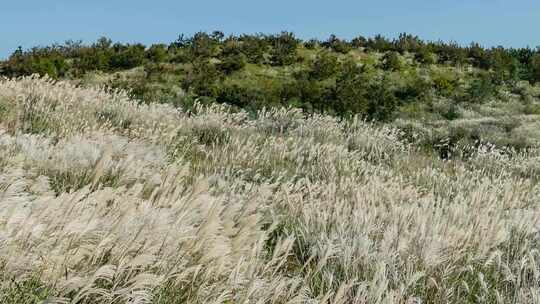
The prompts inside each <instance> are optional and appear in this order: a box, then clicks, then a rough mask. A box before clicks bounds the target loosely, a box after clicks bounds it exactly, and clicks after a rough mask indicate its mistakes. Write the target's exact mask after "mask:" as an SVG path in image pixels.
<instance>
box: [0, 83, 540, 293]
mask: <svg viewBox="0 0 540 304" xmlns="http://www.w3.org/2000/svg"><path fill="white" fill-rule="evenodd" d="M0 109H3V110H2V112H1V113H2V115H1V116H0V165H1V166H0V206H1V208H0V279H1V282H0V284H1V285H0V302H4V303H39V302H41V301H46V303H538V302H539V301H540V284H539V283H540V268H539V265H540V264H539V263H540V252H539V249H540V248H539V241H540V239H539V235H538V224H539V222H538V221H539V219H540V217H539V215H540V213H539V211H540V210H539V203H538V202H539V201H540V188H539V186H538V184H537V182H536V181H537V172H538V170H537V169H535V168H536V167H538V165H537V163H538V157H539V154H538V153H537V152H536V151H527V152H523V153H519V154H518V153H516V152H512V151H500V150H497V149H495V148H493V147H487V146H483V147H480V148H479V149H478V150H475V151H472V153H470V155H472V156H471V157H470V158H469V159H467V160H459V161H458V160H453V161H441V160H438V159H435V158H431V157H429V156H426V155H424V154H422V153H420V152H418V151H416V149H415V148H414V145H409V144H405V143H403V142H401V141H400V140H399V138H400V134H399V132H398V131H396V130H394V129H392V128H388V127H383V126H374V125H371V124H368V123H365V122H363V121H361V120H352V121H349V122H339V121H337V120H336V119H334V118H331V117H326V116H314V117H309V118H305V117H303V115H302V114H301V113H299V112H297V111H292V110H288V111H287V110H271V111H262V112H260V113H259V115H258V118H257V119H249V118H248V115H247V114H246V113H232V112H230V111H228V110H227V109H226V108H224V107H220V106H212V107H202V106H200V107H196V109H195V110H194V111H193V112H191V113H186V112H182V111H180V110H177V109H173V108H171V107H169V106H166V105H138V104H137V103H135V102H132V101H130V100H129V98H127V97H126V95H125V94H123V93H122V92H106V91H104V90H103V89H99V88H95V89H91V88H79V87H74V86H72V85H70V84H68V83H64V82H60V83H53V82H51V81H49V80H47V79H38V78H23V79H17V80H7V79H3V80H0Z"/></svg>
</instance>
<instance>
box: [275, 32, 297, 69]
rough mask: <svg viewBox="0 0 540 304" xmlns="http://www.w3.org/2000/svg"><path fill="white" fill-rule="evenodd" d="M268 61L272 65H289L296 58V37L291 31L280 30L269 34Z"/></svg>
mask: <svg viewBox="0 0 540 304" xmlns="http://www.w3.org/2000/svg"><path fill="white" fill-rule="evenodd" d="M269 39H270V41H271V45H272V49H271V51H270V62H271V64H272V65H274V66H284V65H290V64H292V63H294V62H296V60H297V50H296V49H297V47H298V43H299V41H298V39H296V37H295V36H294V34H293V33H289V32H282V33H281V34H280V35H275V36H271V37H270V38H269Z"/></svg>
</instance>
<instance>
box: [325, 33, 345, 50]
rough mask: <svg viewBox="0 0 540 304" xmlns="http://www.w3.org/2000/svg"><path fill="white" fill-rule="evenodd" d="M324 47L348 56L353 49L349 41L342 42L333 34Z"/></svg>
mask: <svg viewBox="0 0 540 304" xmlns="http://www.w3.org/2000/svg"><path fill="white" fill-rule="evenodd" d="M322 45H323V46H324V47H327V48H329V49H331V50H333V51H334V52H338V53H342V54H347V53H348V52H350V51H351V49H352V47H351V45H350V44H349V43H348V42H347V41H344V40H341V39H339V38H337V37H336V35H333V34H332V35H330V37H329V38H328V40H326V41H325V42H323V44H322Z"/></svg>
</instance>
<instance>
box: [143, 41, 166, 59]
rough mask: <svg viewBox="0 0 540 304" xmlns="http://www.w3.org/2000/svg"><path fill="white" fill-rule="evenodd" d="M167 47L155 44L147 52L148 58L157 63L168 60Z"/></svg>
mask: <svg viewBox="0 0 540 304" xmlns="http://www.w3.org/2000/svg"><path fill="white" fill-rule="evenodd" d="M167 55H168V54H167V46H166V45H165V44H154V45H152V46H151V47H150V48H149V49H148V50H147V51H146V58H148V59H149V60H150V61H152V62H155V63H160V62H164V61H166V60H167Z"/></svg>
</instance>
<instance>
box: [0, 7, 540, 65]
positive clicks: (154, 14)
mask: <svg viewBox="0 0 540 304" xmlns="http://www.w3.org/2000/svg"><path fill="white" fill-rule="evenodd" d="M3 2H4V3H2V4H1V5H0V58H5V57H6V56H8V55H9V54H10V53H11V52H12V51H13V50H14V49H15V48H16V47H17V46H19V45H21V46H23V48H28V47H32V46H36V45H47V44H50V43H53V42H64V41H65V40H67V39H73V40H79V39H81V40H83V41H85V42H92V41H94V40H96V39H97V38H99V37H100V36H108V37H110V38H112V39H113V40H115V41H122V42H142V43H146V44H150V43H155V42H171V41H173V40H175V39H176V38H177V37H178V34H179V33H187V34H191V33H194V32H197V31H200V30H203V31H212V30H214V29H219V30H222V31H224V32H225V33H226V34H229V33H236V34H238V33H254V32H264V33H275V32H279V31H281V30H289V31H293V32H295V33H296V34H297V36H299V37H301V38H313V37H315V38H326V37H328V36H329V35H330V34H332V33H335V34H336V35H338V36H339V37H345V38H353V37H355V36H357V35H360V34H361V35H365V36H371V35H374V34H377V33H381V34H383V35H385V36H389V37H395V36H396V35H397V34H398V33H400V32H409V33H413V34H416V35H419V36H420V37H421V38H424V39H428V40H438V39H442V40H445V41H449V40H454V41H457V42H460V43H464V44H468V43H469V42H471V41H473V40H474V41H478V42H479V43H481V44H483V45H486V46H493V45H504V46H514V47H524V46H531V47H536V46H537V45H540V34H539V32H538V31H537V29H539V28H540V1H539V0H514V1H510V0H489V1H488V0H453V1H450V0H401V1H397V0H393V1H390V0H377V1H361V0H357V1H353V0H333V1H318V0H310V1H308V0H272V1H256V0H251V1H248V0H228V1H227V0H213V1H209V0H194V1H181V0H179V1H173V0H154V1H140V0H107V1H106V0H92V1H89V0H85V1H83V0H69V1H68V0H48V1H43V0H26V1H25V0H15V1H3Z"/></svg>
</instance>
